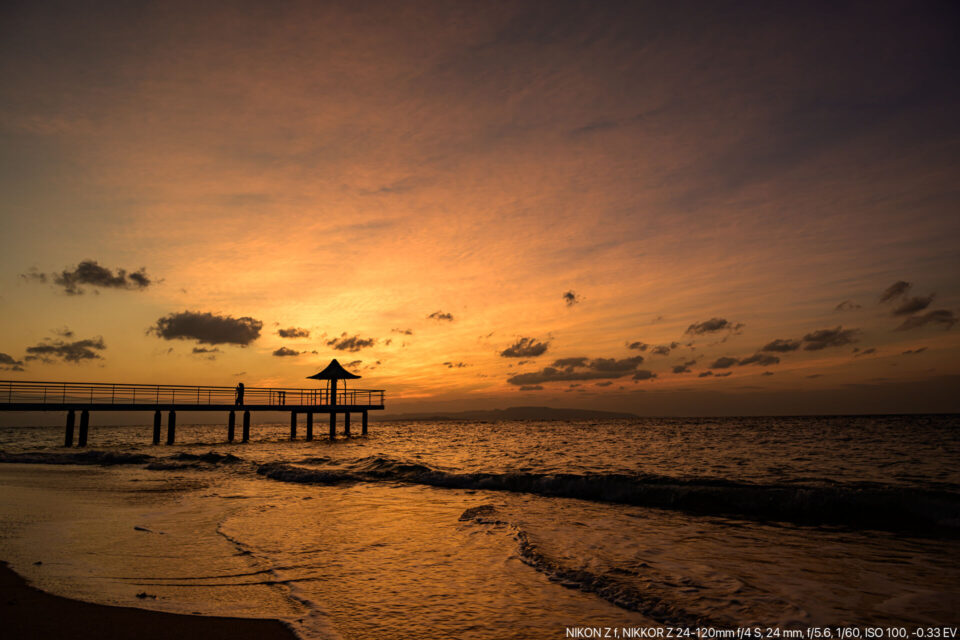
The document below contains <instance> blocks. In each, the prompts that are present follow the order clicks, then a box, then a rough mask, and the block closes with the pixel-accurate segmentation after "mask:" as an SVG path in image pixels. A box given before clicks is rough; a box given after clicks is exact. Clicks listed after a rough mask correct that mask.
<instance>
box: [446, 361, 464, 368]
mask: <svg viewBox="0 0 960 640" xmlns="http://www.w3.org/2000/svg"><path fill="white" fill-rule="evenodd" d="M443 366H445V367H446V368H447V369H462V368H464V367H469V366H470V365H468V364H467V363H466V362H444V363H443Z"/></svg>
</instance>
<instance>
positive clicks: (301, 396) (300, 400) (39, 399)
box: [0, 380, 384, 407]
mask: <svg viewBox="0 0 960 640" xmlns="http://www.w3.org/2000/svg"><path fill="white" fill-rule="evenodd" d="M236 392H237V390H236V388H235V387H205V386H189V385H178V384H111V383H101V382H26V381H12V380H0V406H3V405H5V404H42V405H48V404H49V405H67V404H69V405H114V404H116V405H142V406H144V407H151V406H156V405H165V406H166V405H190V406H203V405H211V406H212V405H234V404H235V403H236ZM383 395H384V392H383V390H380V389H338V390H337V397H336V404H337V405H340V406H342V405H348V406H361V407H362V406H382V405H383ZM330 399H331V398H330V392H329V390H327V389H295V388H284V387H246V388H245V389H244V393H243V405H260V406H264V405H267V406H271V407H274V406H275V407H283V406H286V405H293V406H316V407H329V406H330V404H331V403H330Z"/></svg>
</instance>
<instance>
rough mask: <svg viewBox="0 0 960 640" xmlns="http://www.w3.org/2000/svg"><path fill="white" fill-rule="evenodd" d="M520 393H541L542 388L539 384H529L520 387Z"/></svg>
mask: <svg viewBox="0 0 960 640" xmlns="http://www.w3.org/2000/svg"><path fill="white" fill-rule="evenodd" d="M520 391H543V386H542V385H539V384H529V385H524V386H522V387H520Z"/></svg>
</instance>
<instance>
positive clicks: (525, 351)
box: [500, 338, 550, 358]
mask: <svg viewBox="0 0 960 640" xmlns="http://www.w3.org/2000/svg"><path fill="white" fill-rule="evenodd" d="M549 346H550V342H549V341H548V342H538V341H537V340H536V339H535V338H520V339H519V340H517V341H516V342H514V343H513V344H512V345H510V346H509V347H507V348H506V349H504V350H503V351H501V352H500V355H501V356H503V357H504V358H532V357H536V356H539V355H543V354H544V353H545V352H546V350H547V347H549Z"/></svg>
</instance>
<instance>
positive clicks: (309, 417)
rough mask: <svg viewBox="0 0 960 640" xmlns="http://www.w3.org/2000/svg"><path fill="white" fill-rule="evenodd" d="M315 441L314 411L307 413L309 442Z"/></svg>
mask: <svg viewBox="0 0 960 640" xmlns="http://www.w3.org/2000/svg"><path fill="white" fill-rule="evenodd" d="M310 440H313V411H308V412H307V441H308V442H309V441H310Z"/></svg>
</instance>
